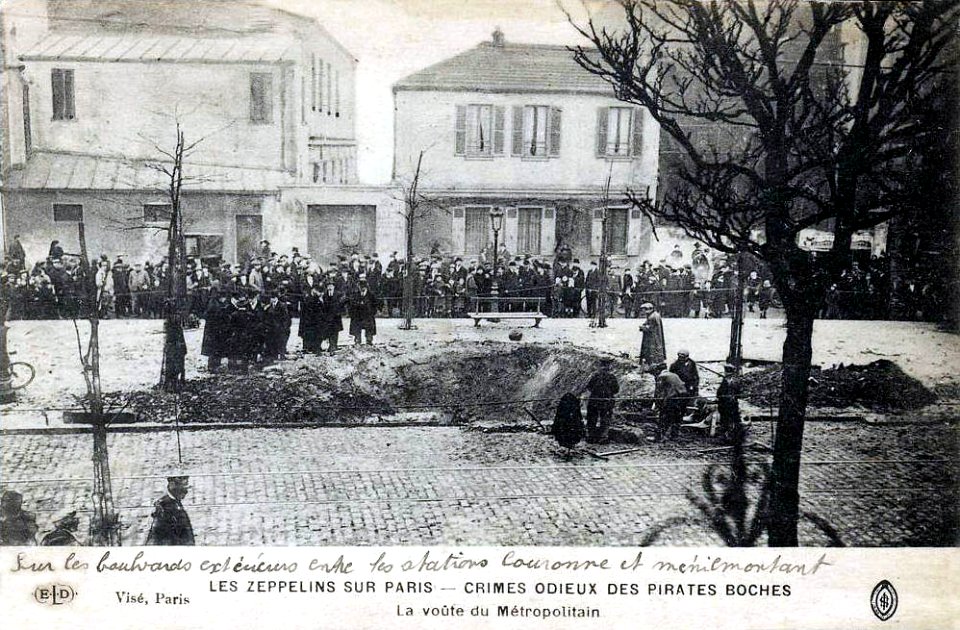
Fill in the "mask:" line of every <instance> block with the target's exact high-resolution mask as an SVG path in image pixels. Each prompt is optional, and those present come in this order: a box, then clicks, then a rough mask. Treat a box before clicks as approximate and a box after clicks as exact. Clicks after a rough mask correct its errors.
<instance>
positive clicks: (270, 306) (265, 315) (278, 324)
mask: <svg viewBox="0 0 960 630" xmlns="http://www.w3.org/2000/svg"><path fill="white" fill-rule="evenodd" d="M261 317H262V319H263V329H264V340H263V360H264V362H273V361H276V360H277V359H282V358H284V357H285V356H286V354H287V341H288V340H289V339H290V324H291V319H290V310H289V309H288V308H287V304H286V302H284V301H283V300H281V299H280V296H279V295H277V294H276V293H274V294H272V295H271V296H270V297H269V298H268V300H267V302H266V304H264V305H263V311H262V314H261Z"/></svg>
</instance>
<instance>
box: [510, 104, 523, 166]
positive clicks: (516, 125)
mask: <svg viewBox="0 0 960 630" xmlns="http://www.w3.org/2000/svg"><path fill="white" fill-rule="evenodd" d="M511 153H512V155H523V107H522V106H520V105H514V106H513V150H512V151H511Z"/></svg>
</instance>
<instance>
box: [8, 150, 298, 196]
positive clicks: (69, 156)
mask: <svg viewBox="0 0 960 630" xmlns="http://www.w3.org/2000/svg"><path fill="white" fill-rule="evenodd" d="M159 164H160V163H159V162H155V161H149V160H124V159H121V158H114V157H101V156H97V155H86V154H76V153H60V152H53V151H35V152H34V153H33V154H32V155H31V156H30V159H29V160H27V163H26V165H25V166H24V167H23V168H22V169H11V170H10V171H8V178H7V182H6V187H7V188H10V189H29V190H116V191H123V190H153V189H162V188H164V187H165V186H166V185H169V182H164V177H165V175H164V174H163V173H160V172H159V171H157V170H156V168H154V166H156V165H159ZM183 174H184V178H185V180H186V181H184V190H185V191H203V192H214V191H220V192H228V191H229V192H266V191H276V190H279V188H280V187H281V186H285V185H289V184H292V183H294V181H295V180H294V177H293V176H292V175H290V174H289V173H287V172H285V171H279V170H268V169H258V168H241V167H235V166H213V165H205V164H187V165H185V166H184V172H183Z"/></svg>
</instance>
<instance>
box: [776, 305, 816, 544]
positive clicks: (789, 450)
mask: <svg viewBox="0 0 960 630" xmlns="http://www.w3.org/2000/svg"><path fill="white" fill-rule="evenodd" d="M811 301H813V300H811ZM784 307H785V309H786V311H787V313H786V315H787V338H786V341H784V343H783V376H782V381H781V391H780V414H779V417H778V418H777V435H776V440H775V441H774V446H773V468H772V470H771V473H772V474H771V483H772V488H771V496H770V499H771V500H770V522H769V530H768V531H769V544H770V546H771V547H796V546H797V544H798V541H797V523H798V519H799V514H800V512H799V505H800V493H799V484H800V453H801V449H802V448H803V424H804V418H805V415H806V409H807V393H808V390H809V376H810V360H811V357H812V354H813V352H812V345H811V342H812V339H813V320H814V314H815V312H816V311H815V310H813V309H811V308H809V307H804V306H799V307H798V306H796V305H787V304H784Z"/></svg>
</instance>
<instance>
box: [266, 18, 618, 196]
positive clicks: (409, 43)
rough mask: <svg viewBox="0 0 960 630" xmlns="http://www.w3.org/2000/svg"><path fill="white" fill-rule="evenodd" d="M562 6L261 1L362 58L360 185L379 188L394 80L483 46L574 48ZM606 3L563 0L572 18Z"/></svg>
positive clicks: (386, 160)
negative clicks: (495, 41) (498, 38)
mask: <svg viewBox="0 0 960 630" xmlns="http://www.w3.org/2000/svg"><path fill="white" fill-rule="evenodd" d="M559 2H560V0H266V1H265V3H266V4H270V5H273V6H277V7H280V8H283V9H286V10H288V11H293V12H296V13H299V14H302V15H306V16H309V17H315V18H317V19H318V20H319V21H320V23H321V24H323V26H324V27H325V28H326V29H327V30H328V31H329V32H330V33H331V34H332V35H333V36H334V37H335V38H336V39H337V40H338V41H339V42H340V43H341V44H343V45H344V46H345V47H346V48H347V49H348V50H349V51H350V52H351V53H353V56H354V57H356V58H357V59H358V60H359V63H358V66H357V141H358V145H359V146H358V156H357V157H358V164H359V177H360V181H361V182H363V183H366V184H384V183H387V182H389V181H390V178H391V174H392V173H391V171H392V165H393V93H392V92H391V86H392V85H393V83H394V82H396V81H397V80H398V79H402V78H403V77H405V76H407V75H409V74H412V73H414V72H416V71H418V70H420V69H422V68H425V67H427V66H429V65H431V64H434V63H437V62H439V61H442V60H444V59H446V58H448V57H452V56H453V55H455V54H457V53H460V52H462V51H464V50H467V49H470V48H473V47H474V46H476V45H477V44H479V43H480V42H482V41H488V40H489V39H490V37H491V33H493V31H494V29H495V28H497V27H498V26H499V27H500V29H501V30H502V31H503V33H504V36H505V38H506V40H507V42H517V43H533V44H563V45H570V44H578V43H583V40H582V38H581V37H580V36H579V34H578V33H577V32H576V30H575V29H574V28H573V26H571V25H570V23H569V22H568V21H567V17H566V15H565V14H564V12H563V10H562V9H561V5H560V4H559ZM600 2H603V0H590V3H591V4H590V5H589V7H588V5H584V4H582V3H581V2H579V0H563V3H564V4H563V6H564V7H566V8H567V10H569V11H570V12H571V15H573V16H574V18H575V19H578V18H583V17H584V16H586V14H587V13H586V12H587V11H588V10H589V11H595V10H596V5H598V4H599V3H600Z"/></svg>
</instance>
